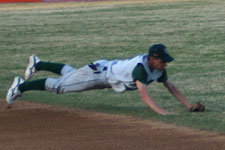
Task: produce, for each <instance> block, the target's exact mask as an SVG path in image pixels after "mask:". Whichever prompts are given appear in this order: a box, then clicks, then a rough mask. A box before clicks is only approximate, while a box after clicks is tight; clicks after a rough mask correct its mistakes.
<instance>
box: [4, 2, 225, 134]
mask: <svg viewBox="0 0 225 150" xmlns="http://www.w3.org/2000/svg"><path fill="white" fill-rule="evenodd" d="M47 6H48V7H47ZM53 6H54V7H53ZM224 18H225V2H224V1H223V0H216V1H215V0H204V1H203V0H195V1H193V0H180V1H171V0H170V1H165V0H164V1H141V0H140V1H136V2H134V1H130V2H129V1H126V2H121V3H119V2H96V3H57V4H55V3H48V4H43V3H41V4H38V3H35V4H6V5H1V6H0V68H1V69H0V70H1V74H0V82H1V84H0V97H2V98H5V95H6V92H7V89H8V88H9V86H10V83H11V81H12V79H13V78H14V76H18V75H19V76H23V72H24V68H25V67H26V61H27V58H28V57H29V55H32V54H36V55H38V56H39V57H41V58H42V59H43V60H45V61H53V62H59V63H68V64H71V65H73V66H76V67H81V66H83V65H85V64H87V63H89V62H92V61H95V60H97V59H100V58H106V59H115V58H128V57H133V56H136V55H138V54H141V53H146V52H147V51H148V47H149V46H150V45H152V44H154V43H163V44H165V45H166V46H167V47H168V49H169V51H170V53H171V55H173V56H174V58H175V61H174V62H172V63H171V64H169V65H168V67H167V70H168V74H169V79H170V80H171V81H172V82H173V83H174V84H175V85H177V87H179V88H180V89H181V91H182V92H183V93H184V95H185V96H186V97H187V99H188V100H189V101H190V102H191V103H195V102H199V101H201V102H202V103H204V104H205V105H206V112H204V113H189V112H187V111H186V108H185V107H184V106H183V105H182V104H181V103H180V102H178V101H176V100H175V98H174V97H172V96H171V95H170V94H169V93H168V92H167V90H166V89H165V88H164V87H163V86H162V85H161V84H158V83H152V84H151V85H149V91H150V93H151V94H152V96H153V97H154V98H155V99H156V101H157V102H158V103H159V104H160V105H161V106H162V107H163V108H165V109H166V110H169V111H174V112H177V113H178V115H174V116H160V115H157V114H156V113H154V112H153V111H151V110H150V109H149V108H148V107H147V106H146V105H145V104H144V103H143V102H142V100H141V97H140V96H139V93H138V92H137V91H132V92H131V91H130V92H126V93H123V94H117V93H115V92H114V91H112V90H110V89H105V90H101V91H100V90H95V91H88V92H82V93H70V94H63V95H54V94H52V93H48V92H36V91H35V92H34V91H32V92H27V93H25V94H24V96H23V97H22V98H21V99H20V100H24V101H28V100H29V101H34V102H37V103H50V104H56V105H62V106H69V107H74V108H81V109H89V110H91V111H99V112H108V113H116V114H126V115H132V116H136V117H141V118H144V119H151V120H157V121H162V122H168V123H173V124H177V125H182V126H188V127H192V128H198V129H203V130H211V131H218V132H222V133H225V92H224V89H225V69H224V66H225V54H224V52H225V50H224V47H225V43H224V41H225V30H224V29H225V20H224ZM45 77H57V76H55V75H53V74H51V73H46V72H40V73H39V75H38V76H36V77H34V79H40V78H45ZM15 105H16V104H15Z"/></svg>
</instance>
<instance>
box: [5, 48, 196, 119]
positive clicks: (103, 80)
mask: <svg viewBox="0 0 225 150" xmlns="http://www.w3.org/2000/svg"><path fill="white" fill-rule="evenodd" d="M173 60H174V59H173V57H171V56H170V55H169V53H168V50H167V48H166V46H164V45H163V44H154V45H152V46H151V47H150V48H149V52H148V53H146V54H142V55H138V56H136V57H133V58H129V59H125V60H112V61H109V60H98V61H96V62H93V63H91V64H89V65H86V66H84V67H82V68H79V69H76V68H73V67H72V66H70V65H67V64H59V63H51V62H44V61H42V60H41V59H40V58H38V57H37V56H35V55H32V56H30V57H29V62H28V65H27V68H26V70H25V75H24V76H25V77H24V78H25V80H26V81H24V80H23V79H22V78H20V77H15V78H14V81H13V83H12V85H11V87H10V89H9V90H8V93H7V96H6V101H7V103H8V104H9V106H11V105H12V104H13V103H14V101H15V100H16V99H17V98H18V97H19V96H21V95H22V94H23V93H24V92H26V91H29V90H46V91H50V92H54V93H57V94H59V93H68V92H80V91H86V90H92V89H103V88H112V89H113V90H115V91H116V92H124V91H127V90H135V89H138V91H139V92H140V95H141V97H142V100H143V101H144V102H145V103H146V104H147V105H148V106H149V107H150V108H151V109H152V110H153V111H155V112H156V113H158V114H161V115H167V114H173V112H168V111H166V110H164V109H163V108H162V107H161V106H160V105H158V104H157V103H156V102H155V100H154V99H153V97H152V96H151V94H150V93H151V92H149V91H148V88H147V85H148V84H150V83H151V82H153V81H157V82H159V83H163V85H164V86H165V87H166V88H167V89H168V91H169V92H170V93H171V94H172V95H173V96H175V97H176V99H177V100H179V101H180V102H182V103H183V104H184V105H185V106H186V107H187V108H191V107H192V105H191V104H190V103H189V102H188V101H187V100H186V98H185V97H184V96H183V94H182V93H181V92H180V90H179V89H178V88H176V86H174V85H173V84H172V83H171V81H169V80H168V77H167V72H166V69H165V67H166V66H167V63H169V62H172V61H173ZM39 71H50V72H53V73H56V74H59V75H61V76H60V77H59V78H45V79H39V80H34V81H28V80H29V79H31V77H32V76H34V75H35V74H36V73H38V72H39Z"/></svg>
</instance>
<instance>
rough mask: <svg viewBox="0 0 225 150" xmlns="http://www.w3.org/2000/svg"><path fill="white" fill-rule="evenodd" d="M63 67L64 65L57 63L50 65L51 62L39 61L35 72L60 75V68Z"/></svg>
mask: <svg viewBox="0 0 225 150" xmlns="http://www.w3.org/2000/svg"><path fill="white" fill-rule="evenodd" d="M64 66H65V64H59V63H51V62H43V61H40V62H39V63H38V64H37V65H36V66H35V69H36V70H37V71H40V70H45V71H50V72H53V73H56V74H59V75H60V74H61V70H62V68H63V67H64Z"/></svg>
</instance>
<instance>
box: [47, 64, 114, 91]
mask: <svg viewBox="0 0 225 150" xmlns="http://www.w3.org/2000/svg"><path fill="white" fill-rule="evenodd" d="M45 87H46V89H47V90H48V91H51V92H54V93H57V94H59V93H68V92H81V91H87V90H92V89H103V88H110V87H111V86H110V85H109V84H108V82H107V81H106V71H103V72H101V73H97V74H96V73H94V72H93V70H92V69H91V68H90V67H89V66H84V67H82V68H80V69H78V70H77V71H74V72H71V73H68V74H66V75H64V76H62V77H60V78H58V79H54V78H48V79H47V80H46V83H45Z"/></svg>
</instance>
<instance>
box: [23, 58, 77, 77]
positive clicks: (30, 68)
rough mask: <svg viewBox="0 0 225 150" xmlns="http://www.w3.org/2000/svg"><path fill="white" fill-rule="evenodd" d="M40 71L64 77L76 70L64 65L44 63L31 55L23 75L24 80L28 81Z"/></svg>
mask: <svg viewBox="0 0 225 150" xmlns="http://www.w3.org/2000/svg"><path fill="white" fill-rule="evenodd" d="M41 70H43V71H50V72H52V73H56V74H59V75H64V74H66V73H68V72H71V71H74V70H76V69H75V68H73V67H71V66H69V65H66V64H60V63H52V62H44V61H41V59H40V58H39V57H37V56H35V55H32V56H30V57H29V60H28V65H27V68H26V70H25V73H24V78H25V80H29V79H30V78H31V77H32V76H33V75H35V74H36V73H37V72H38V71H41Z"/></svg>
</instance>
